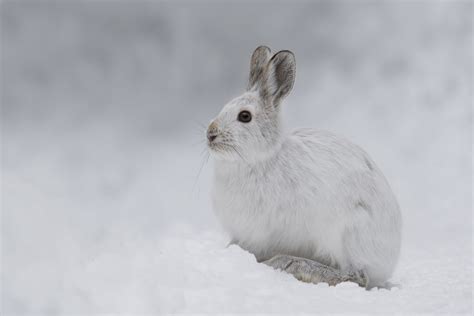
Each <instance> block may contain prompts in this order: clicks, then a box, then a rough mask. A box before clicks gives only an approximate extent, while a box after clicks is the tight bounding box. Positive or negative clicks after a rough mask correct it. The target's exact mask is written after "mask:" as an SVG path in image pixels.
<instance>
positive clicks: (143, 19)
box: [1, 0, 473, 314]
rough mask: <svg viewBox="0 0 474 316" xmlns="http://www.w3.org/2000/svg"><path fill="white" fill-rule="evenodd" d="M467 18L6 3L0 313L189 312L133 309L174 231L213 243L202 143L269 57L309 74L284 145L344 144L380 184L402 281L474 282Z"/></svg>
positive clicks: (196, 4) (266, 4)
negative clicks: (149, 264) (378, 175)
mask: <svg viewBox="0 0 474 316" xmlns="http://www.w3.org/2000/svg"><path fill="white" fill-rule="evenodd" d="M472 8H473V6H472V2H470V1H377V2H376V1H369V0H367V1H329V0H328V1H311V2H309V1H295V2H291V1H278V2H273V1H272V2H270V1H256V2H249V1H224V2H222V1H189V2H188V1H177V2H171V1H163V2H161V1H70V2H66V1H65V2H59V1H41V2H35V1H2V2H1V133H2V139H1V145H2V160H1V171H2V178H1V180H2V181H1V192H2V217H1V220H2V231H1V237H2V274H1V276H2V282H1V283H2V301H3V309H4V312H5V313H7V314H8V313H11V314H21V313H33V312H46V313H49V312H51V313H53V312H56V313H60V312H67V311H74V312H89V313H91V312H97V311H108V312H113V311H124V310H127V309H126V306H131V307H130V311H137V310H140V311H152V310H155V309H153V308H157V310H160V307H161V308H162V309H161V310H162V311H168V312H169V311H180V309H179V306H180V305H179V302H178V301H176V300H174V302H178V303H176V305H172V306H171V305H169V304H172V303H169V302H170V301H173V298H171V299H170V298H169V297H167V296H166V295H167V294H166V293H169V292H167V291H166V290H164V289H163V288H162V289H161V290H160V289H159V286H158V285H157V286H158V290H156V291H158V292H156V291H155V292H153V293H154V300H155V303H154V304H157V306H158V305H159V306H158V307H156V306H154V305H153V306H151V305H149V303H150V302H151V300H150V302H148V301H147V302H145V300H146V299H145V298H144V297H143V296H141V297H140V298H138V297H136V298H135V300H134V301H132V300H131V298H130V297H132V296H133V293H141V292H140V291H141V290H143V291H144V292H147V291H145V289H148V287H147V286H148V285H147V284H148V283H146V282H145V281H143V280H144V279H147V278H144V277H138V276H137V273H138V272H137V271H140V269H141V268H143V267H142V264H143V262H146V261H148V260H149V259H151V258H152V257H151V256H149V255H146V253H147V252H148V251H157V250H156V249H157V246H156V245H155V244H154V243H155V242H156V243H158V244H162V243H165V242H164V240H166V238H167V236H169V233H168V231H170V230H174V231H177V232H178V236H179V234H183V235H185V234H188V235H186V236H200V235H201V234H205V233H206V232H209V231H218V229H219V227H218V225H217V224H216V222H215V220H214V217H213V214H212V209H211V207H210V201H209V197H208V193H209V186H210V178H211V174H212V161H207V160H206V154H205V142H204V130H205V126H206V125H207V123H208V122H209V121H210V120H211V118H212V117H214V116H215V115H216V114H217V113H218V112H219V111H220V110H221V108H222V106H223V105H224V104H225V103H226V102H227V101H228V100H230V99H231V98H233V97H235V96H237V95H239V94H240V93H242V92H243V91H244V88H245V87H246V83H247V76H248V69H249V61H250V56H251V53H252V52H253V50H254V49H255V48H256V47H257V46H258V45H262V44H263V45H267V46H270V47H271V48H272V49H273V50H274V51H275V52H276V51H278V50H282V49H289V50H291V51H293V52H294V53H295V55H296V59H297V79H296V83H295V88H294V90H293V92H292V94H291V95H290V96H289V97H288V98H287V100H286V102H285V104H284V118H285V121H286V125H287V127H288V129H292V128H295V127H300V126H305V127H317V128H321V129H328V130H330V131H332V132H334V133H336V134H340V135H343V136H345V137H347V138H349V139H350V140H352V141H353V142H355V143H357V144H358V145H360V146H361V147H363V148H364V149H365V150H366V151H367V152H368V153H369V154H370V155H371V156H372V158H373V159H374V160H375V161H376V162H377V163H378V165H379V167H380V168H381V169H382V170H383V171H384V173H385V175H386V177H387V178H388V180H389V182H390V183H391V185H392V187H393V189H394V191H395V193H396V195H397V196H398V198H399V202H400V205H401V208H402V211H403V216H404V249H403V253H402V261H401V263H400V270H401V271H408V270H410V267H412V266H411V264H412V263H411V262H412V259H413V258H414V257H417V258H426V256H431V257H430V258H432V259H433V260H434V261H433V266H438V264H439V262H436V259H437V258H439V260H444V259H446V258H449V260H452V262H456V265H457V267H458V268H459V270H455V271H451V272H450V273H452V275H451V274H450V275H446V279H449V280H453V275H460V274H463V275H464V278H465V276H466V275H467V276H471V277H472V270H471V268H472V259H471V255H472V239H471V237H472V214H471V203H472V200H471V195H472V186H471V176H472V169H471V162H472V160H471V148H472V138H471V137H472V134H471V133H472V132H471V125H472V97H473V95H472V87H473V71H472V69H473V68H472V67H473V64H472V58H473V54H472V53H473V51H472V38H473V31H472V20H473V19H472ZM206 161H207V162H206ZM176 227H178V228H176ZM184 232H186V233H184ZM222 234H223V233H222ZM217 236H220V235H219V234H217ZM190 238H191V239H193V237H190ZM196 238H198V237H196ZM219 238H220V237H219ZM174 242H176V243H177V245H181V246H182V244H183V243H184V241H180V239H179V238H177V239H175V241H174ZM165 244H166V243H165ZM144 245H148V246H144ZM124 249H126V251H124ZM425 255H426V256H425ZM137 256H138V257H139V258H141V259H137ZM140 256H143V257H140ZM177 256H180V254H177ZM97 258H102V259H100V260H101V261H100V262H101V263H100V264H98V266H95V268H91V266H90V264H91V262H93V261H94V260H99V259H97ZM132 258H133V259H134V260H132ZM154 260H156V262H155V264H157V265H158V266H159V265H160V259H159V258H158V259H157V258H155V259H154ZM118 262H119V263H118ZM137 262H138V263H137ZM445 263H446V262H445ZM111 266H113V267H114V268H115V270H114V268H112V270H110V269H111ZM98 267H99V268H98ZM140 267H141V268H140ZM438 267H439V269H441V270H442V268H441V267H442V265H439V266H438ZM91 269H92V270H91ZM94 269H96V270H94ZM163 269H164V270H163V271H169V270H166V269H170V268H169V267H164V266H163ZM416 269H418V270H419V266H417V267H416ZM435 270H436V268H435V267H433V270H429V269H428V271H433V274H432V276H433V279H434V275H435ZM91 271H92V272H91ZM94 271H96V272H97V271H99V272H97V273H96V274H94ZM111 271H113V272H111ZM163 271H162V272H161V274H158V275H155V277H156V278H157V279H159V278H160V277H163V275H164V273H163ZM436 273H438V274H439V273H440V272H439V271H436ZM441 274H442V272H441ZM471 277H467V278H465V279H466V280H467V281H468V283H469V280H471ZM107 278H108V279H107ZM398 278H399V279H398V280H401V282H402V283H403V281H404V276H403V275H401V273H400V274H399V276H398ZM427 278H429V277H427ZM118 279H120V281H118ZM137 280H141V281H137ZM147 280H148V281H149V282H151V281H150V280H149V279H147ZM142 281H143V282H142ZM148 281H147V282H148ZM405 281H407V280H405ZM107 282H109V283H107ZM407 282H408V281H407ZM106 283H107V284H112V286H110V287H109V286H106V285H105V284H106ZM158 283H159V282H158ZM471 286H472V284H464V285H463V286H462V287H461V288H462V289H463V292H462V293H461V294H459V293H458V292H456V296H457V297H458V299H459V300H462V301H461V303H462V304H464V305H463V306H467V305H466V304H469V305H470V304H472V302H471V303H468V301H470V295H469V294H470V293H471V292H470V291H471ZM94 288H98V289H101V290H100V291H98V292H94V291H93V289H94ZM116 289H122V290H123V292H120V291H119V292H117V290H116ZM155 289H156V288H155ZM107 291H109V292H110V293H109V296H104V295H105V294H104V293H105V292H107ZM114 291H116V292H114ZM160 291H161V292H160ZM176 291H177V292H179V291H180V290H179V289H177V290H176ZM147 293H148V292H147ZM440 295H441V294H440ZM442 295H446V293H443V294H442ZM453 295H454V294H453ZM123 297H128V300H121V299H120V298H123ZM117 298H119V299H117ZM165 298H166V299H165ZM156 301H157V302H158V303H156ZM165 301H166V303H165ZM127 304H128V305H127ZM150 304H151V303H150ZM167 304H168V305H167ZM173 304H174V303H173ZM462 304H461V305H462ZM170 306H171V307H170ZM167 307H170V308H167ZM163 308H164V309H163ZM418 311H424V310H423V309H421V308H420V309H419V310H418Z"/></svg>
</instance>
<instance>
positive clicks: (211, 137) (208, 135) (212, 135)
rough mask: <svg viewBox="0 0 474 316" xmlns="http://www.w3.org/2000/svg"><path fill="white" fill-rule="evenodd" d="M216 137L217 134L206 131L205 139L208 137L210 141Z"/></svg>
mask: <svg viewBox="0 0 474 316" xmlns="http://www.w3.org/2000/svg"><path fill="white" fill-rule="evenodd" d="M216 137H217V135H214V134H209V133H207V139H209V141H210V142H212V141H213V140H214V139H216Z"/></svg>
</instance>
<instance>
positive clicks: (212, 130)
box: [207, 122, 218, 142]
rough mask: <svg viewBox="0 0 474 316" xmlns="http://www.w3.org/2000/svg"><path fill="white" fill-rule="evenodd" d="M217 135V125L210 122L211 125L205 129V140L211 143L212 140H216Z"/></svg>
mask: <svg viewBox="0 0 474 316" xmlns="http://www.w3.org/2000/svg"><path fill="white" fill-rule="evenodd" d="M217 135H218V129H217V125H216V123H215V122H212V123H211V125H209V128H208V129H207V139H208V140H209V142H212V141H213V140H214V139H216V137H217Z"/></svg>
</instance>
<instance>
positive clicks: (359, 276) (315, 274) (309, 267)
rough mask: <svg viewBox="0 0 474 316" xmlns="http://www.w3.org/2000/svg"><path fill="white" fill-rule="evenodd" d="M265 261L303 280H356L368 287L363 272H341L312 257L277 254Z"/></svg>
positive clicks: (318, 281) (334, 281)
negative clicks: (311, 258)
mask: <svg viewBox="0 0 474 316" xmlns="http://www.w3.org/2000/svg"><path fill="white" fill-rule="evenodd" d="M263 263H265V264H266V265H269V266H271V267H273V268H274V269H279V270H283V271H286V272H288V273H290V274H292V275H293V276H294V277H295V278H297V279H298V280H300V281H303V282H308V283H320V282H325V283H328V284H329V285H336V284H338V283H341V282H347V281H350V282H355V283H357V284H359V285H360V286H362V287H367V284H368V280H367V277H366V276H365V275H364V274H363V273H362V272H351V273H347V272H341V271H339V270H337V269H334V268H332V267H329V266H327V265H324V264H321V263H319V262H316V261H313V260H310V259H305V258H299V257H293V256H287V255H277V256H275V257H273V258H271V259H269V260H266V261H264V262H263Z"/></svg>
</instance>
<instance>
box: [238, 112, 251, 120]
mask: <svg viewBox="0 0 474 316" xmlns="http://www.w3.org/2000/svg"><path fill="white" fill-rule="evenodd" d="M238 119H239V121H241V122H242V123H248V122H250V121H251V120H252V114H250V112H249V111H242V112H240V113H239V117H238Z"/></svg>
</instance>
